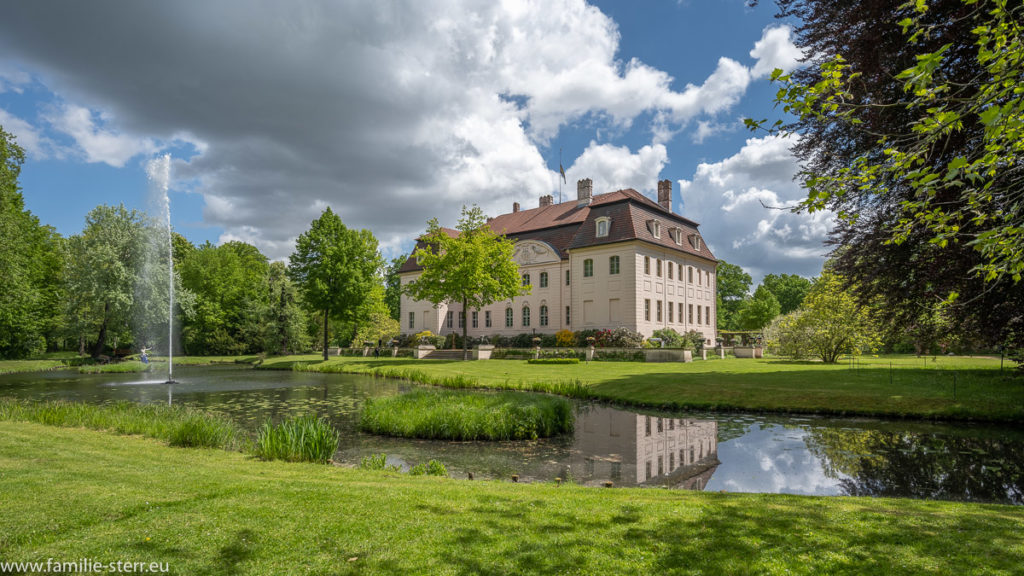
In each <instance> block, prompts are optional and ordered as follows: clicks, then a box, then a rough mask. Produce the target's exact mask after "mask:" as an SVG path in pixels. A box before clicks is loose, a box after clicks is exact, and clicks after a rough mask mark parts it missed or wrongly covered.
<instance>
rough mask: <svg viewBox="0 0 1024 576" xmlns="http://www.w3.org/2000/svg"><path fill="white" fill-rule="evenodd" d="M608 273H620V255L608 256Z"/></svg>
mask: <svg viewBox="0 0 1024 576" xmlns="http://www.w3.org/2000/svg"><path fill="white" fill-rule="evenodd" d="M608 273H609V274H618V273H619V257H618V256H609V257H608Z"/></svg>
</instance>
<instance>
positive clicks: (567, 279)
mask: <svg viewBox="0 0 1024 576" xmlns="http://www.w3.org/2000/svg"><path fill="white" fill-rule="evenodd" d="M565 285H566V286H568V285H569V271H568V270H566V271H565Z"/></svg>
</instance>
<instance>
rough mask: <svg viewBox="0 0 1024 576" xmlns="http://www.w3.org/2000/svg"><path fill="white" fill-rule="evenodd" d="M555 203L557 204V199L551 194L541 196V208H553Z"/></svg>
mask: <svg viewBox="0 0 1024 576" xmlns="http://www.w3.org/2000/svg"><path fill="white" fill-rule="evenodd" d="M554 203H555V197H554V196H552V195H551V194H548V195H547V196H541V197H540V207H541V208H543V207H545V206H551V205H552V204H554Z"/></svg>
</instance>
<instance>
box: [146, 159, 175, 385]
mask: <svg viewBox="0 0 1024 576" xmlns="http://www.w3.org/2000/svg"><path fill="white" fill-rule="evenodd" d="M146 175H147V176H149V180H150V181H151V182H153V184H154V186H155V187H156V190H157V192H158V193H159V194H160V196H159V203H160V206H161V208H162V211H163V213H164V217H165V219H166V221H167V382H166V383H167V384H174V238H173V235H172V234H171V199H170V197H169V196H168V195H167V188H168V186H169V184H170V181H171V155H170V154H164V155H163V156H159V157H157V158H154V159H152V160H150V161H149V164H147V165H146Z"/></svg>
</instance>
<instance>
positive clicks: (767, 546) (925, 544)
mask: <svg viewBox="0 0 1024 576" xmlns="http://www.w3.org/2000/svg"><path fill="white" fill-rule="evenodd" d="M708 498H709V499H711V501H710V502H709V503H708V504H710V505H708V506H706V507H705V506H701V503H699V502H695V501H693V500H687V501H681V502H680V510H679V513H678V514H677V515H676V516H675V517H672V518H669V519H661V520H654V519H652V518H651V517H650V516H646V515H644V514H643V513H642V512H641V510H642V509H641V508H640V507H636V506H630V505H627V506H620V507H618V509H613V510H608V511H606V514H604V515H601V516H584V515H577V514H575V513H571V512H551V511H550V510H547V511H535V510H531V509H529V508H528V507H526V506H523V503H522V502H519V503H516V502H504V501H500V500H499V501H491V502H481V503H480V504H478V505H477V506H475V507H474V509H473V512H474V516H475V517H476V518H478V521H477V522H476V525H474V526H472V527H464V528H460V529H458V530H455V531H454V533H453V535H452V536H451V537H450V539H449V540H448V541H447V542H443V543H442V545H441V546H440V547H439V548H440V550H442V552H441V554H442V559H443V560H444V561H445V563H446V564H448V565H449V566H450V567H451V569H452V571H453V572H454V573H456V574H465V575H469V574H494V575H498V574H510V573H512V574H562V573H578V572H581V573H596V572H608V571H612V572H614V571H616V570H621V569H624V568H626V567H635V566H636V565H637V564H645V563H646V562H648V561H649V560H650V559H651V558H653V564H654V568H655V570H654V572H656V573H679V572H686V573H713V574H725V573H733V574H736V573H752V574H753V573H767V572H778V571H793V572H795V573H808V574H813V573H819V574H820V573H856V574H917V573H922V572H930V571H932V570H931V568H933V567H935V566H942V567H943V568H944V571H946V572H948V573H971V572H972V571H974V570H978V569H981V568H982V566H981V565H979V563H982V562H983V563H984V567H985V568H986V569H989V570H992V571H994V572H999V571H1000V570H1008V571H1011V572H1012V571H1015V570H1017V569H1018V568H1019V566H1020V565H1021V564H1020V563H1021V562H1024V554H1022V552H1021V549H1020V548H1019V547H1016V548H1013V547H1007V548H1002V549H1000V552H999V553H997V554H996V555H994V556H991V555H990V554H992V553H993V544H992V542H991V538H992V536H993V534H1002V533H1006V530H1008V529H1009V524H1011V523H1012V522H1007V521H1006V519H1005V518H1002V519H999V518H996V517H995V516H997V515H996V514H993V515H991V516H987V515H986V514H985V513H984V512H982V511H973V512H971V513H968V514H965V515H958V516H953V515H947V516H943V517H936V516H935V515H934V514H931V513H929V512H927V511H924V510H921V509H917V510H903V509H901V510H900V511H899V513H900V514H901V515H902V516H912V517H919V518H914V519H912V520H911V521H910V523H909V524H908V523H907V522H892V521H891V515H892V514H894V513H895V512H894V509H893V508H892V507H891V506H890V505H888V504H885V503H884V501H882V503H876V502H869V503H867V504H863V503H860V502H857V503H848V504H845V505H844V508H845V509H844V510H843V511H842V512H840V513H839V514H836V510H835V509H831V508H829V507H826V506H824V505H821V504H817V503H815V502H813V501H810V502H808V501H807V500H800V501H796V500H785V499H782V500H780V499H779V497H774V498H772V499H770V500H764V501H761V502H751V500H750V499H742V500H739V499H733V500H730V499H729V497H721V498H719V497H717V496H715V495H708ZM688 504H689V505H691V506H692V505H694V504H696V505H697V507H696V508H688V507H687V505H688ZM852 515H856V517H857V518H858V522H849V521H847V520H848V519H849V517H850V516H852ZM606 516H611V518H607V517H606ZM844 518H845V520H844ZM904 519H905V518H904ZM918 522H920V523H921V524H922V525H926V526H928V527H929V528H928V529H927V530H921V531H910V530H907V526H908V525H911V524H915V523H918ZM1016 523H1017V524H1019V523H1020V518H1019V515H1018V518H1017V522H1016ZM1007 536H1008V537H1009V535H1008V534H1007ZM609 548H611V549H609ZM608 556H611V557H612V559H613V561H614V562H615V565H617V567H618V568H612V567H610V566H607V565H594V564H593V562H594V559H595V558H601V557H604V558H607V557H608Z"/></svg>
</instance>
